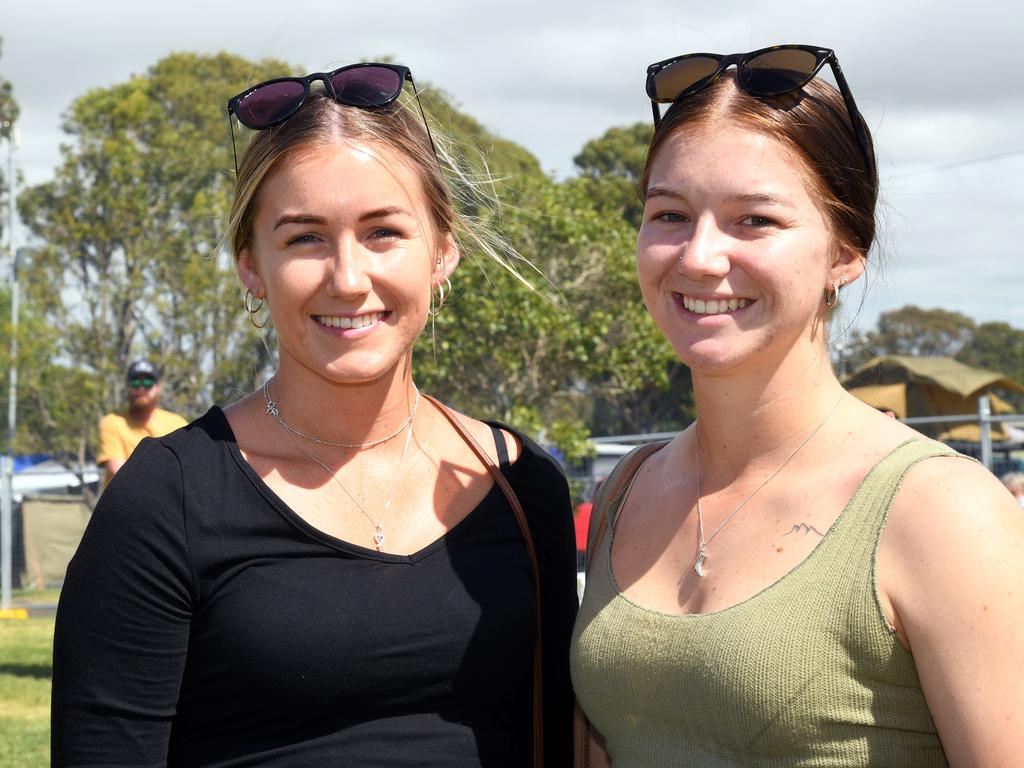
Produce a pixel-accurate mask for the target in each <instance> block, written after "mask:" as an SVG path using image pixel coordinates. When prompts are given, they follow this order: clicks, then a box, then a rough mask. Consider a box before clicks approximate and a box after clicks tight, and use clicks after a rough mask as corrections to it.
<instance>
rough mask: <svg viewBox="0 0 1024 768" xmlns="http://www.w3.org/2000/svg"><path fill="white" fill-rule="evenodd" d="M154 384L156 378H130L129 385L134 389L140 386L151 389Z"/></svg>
mask: <svg viewBox="0 0 1024 768" xmlns="http://www.w3.org/2000/svg"><path fill="white" fill-rule="evenodd" d="M154 384H156V379H128V386H129V387H132V388H133V389H138V388H139V387H141V388H143V389H151V388H152V387H153V385H154Z"/></svg>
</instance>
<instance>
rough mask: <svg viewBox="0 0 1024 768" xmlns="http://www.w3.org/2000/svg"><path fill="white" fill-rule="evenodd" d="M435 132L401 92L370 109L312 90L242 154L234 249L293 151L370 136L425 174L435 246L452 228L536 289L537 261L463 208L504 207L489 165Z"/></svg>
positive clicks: (231, 238) (244, 242) (231, 226)
mask: <svg viewBox="0 0 1024 768" xmlns="http://www.w3.org/2000/svg"><path fill="white" fill-rule="evenodd" d="M431 138H432V137H431V135H429V134H428V133H427V130H426V127H425V126H424V124H423V120H422V119H421V117H420V115H419V113H418V112H414V111H413V110H411V109H409V108H408V107H407V106H406V105H405V104H403V103H402V102H401V100H398V101H395V102H393V103H391V104H389V105H387V106H384V107H376V108H373V109H363V108H359V107H351V106H346V105H343V104H339V103H338V102H336V101H334V100H333V99H331V98H330V97H329V96H328V95H327V94H326V93H324V92H322V91H317V92H313V93H311V94H310V96H309V97H308V98H307V100H306V103H305V104H303V105H302V108H301V109H300V110H299V111H298V112H296V113H295V114H294V115H292V116H291V117H290V118H289V119H288V120H286V121H285V122H284V123H282V124H281V125H278V126H274V127H273V128H267V129H265V130H262V131H258V132H256V133H255V134H254V135H253V137H252V139H251V140H250V142H249V144H248V146H247V147H246V149H245V151H244V153H243V155H242V157H241V160H240V162H239V164H238V173H237V176H236V180H235V197H234V200H233V202H232V205H231V211H230V214H229V217H228V225H227V232H226V236H225V239H226V241H227V242H228V244H229V245H230V249H231V252H232V254H233V255H234V257H235V258H236V259H237V258H238V256H239V254H240V253H241V252H242V251H243V250H245V249H246V248H248V247H249V246H250V245H251V241H252V226H253V219H254V217H255V213H256V203H257V201H258V197H259V191H260V188H261V187H262V185H263V182H264V181H265V180H266V179H267V177H268V176H269V175H270V174H271V173H272V172H273V171H274V170H275V169H276V168H277V166H278V165H279V164H280V163H281V162H283V161H284V159H285V158H286V157H287V156H288V155H289V153H291V152H293V151H295V150H297V149H299V148H301V147H305V146H310V145H313V146H328V145H330V144H332V143H335V142H337V141H341V140H344V141H354V142H364V143H367V144H370V145H374V146H377V147H383V148H387V149H390V150H391V151H393V152H394V153H396V155H397V156H398V157H399V158H401V159H402V160H404V161H405V162H406V164H407V165H408V166H409V168H410V169H411V170H412V171H413V173H414V175H415V176H416V177H417V178H418V179H419V181H420V184H421V187H422V190H423V194H424V197H425V199H426V201H427V208H428V212H429V215H430V219H431V224H432V225H433V228H434V233H433V234H434V235H435V238H434V242H435V246H437V247H440V244H441V242H442V241H443V238H444V236H446V235H451V236H452V238H453V239H454V241H455V242H456V244H457V245H458V247H459V249H460V251H461V252H463V253H465V252H467V251H470V250H472V251H477V252H479V253H480V254H482V255H484V256H485V257H488V258H489V259H490V260H492V261H494V262H495V263H497V264H499V265H500V266H501V267H502V268H504V269H506V270H508V271H509V272H510V273H511V274H512V275H513V276H515V277H516V278H517V279H518V280H519V281H520V282H521V283H523V284H524V285H526V286H527V287H529V288H531V289H532V288H533V286H532V284H531V283H530V282H529V281H528V280H527V279H526V278H525V277H524V276H523V275H522V274H521V273H520V271H519V266H520V265H524V264H525V265H527V266H528V267H529V268H530V269H532V270H534V271H536V270H535V268H534V267H533V265H532V264H530V262H529V261H527V260H526V259H524V258H523V257H522V256H520V255H519V253H518V252H517V251H516V250H515V248H514V247H512V245H511V244H510V243H509V242H508V241H507V240H506V239H505V238H503V237H502V236H501V235H500V234H499V233H498V232H496V231H495V230H494V229H493V228H491V227H490V226H489V225H488V224H487V222H486V220H485V218H484V217H480V216H476V217H474V218H473V219H470V218H469V216H468V215H466V214H463V213H462V212H460V210H459V209H460V208H462V209H464V210H467V211H474V212H479V211H488V210H494V209H495V208H496V207H497V205H498V202H497V195H496V194H495V193H494V190H493V183H492V182H491V180H490V178H489V176H488V175H487V173H486V171H485V172H484V173H483V174H480V173H473V172H470V171H469V170H467V168H466V166H465V164H464V163H461V162H459V161H458V160H457V159H456V158H457V154H456V153H455V152H454V150H453V149H452V148H451V146H450V145H449V142H448V141H446V140H445V139H444V137H441V136H438V135H437V134H436V133H435V134H434V135H433V142H432V141H431Z"/></svg>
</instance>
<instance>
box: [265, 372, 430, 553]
mask: <svg viewBox="0 0 1024 768" xmlns="http://www.w3.org/2000/svg"><path fill="white" fill-rule="evenodd" d="M263 395H264V397H265V398H266V401H267V413H268V414H270V415H271V416H273V417H274V418H275V419H277V422H278V423H279V424H280V425H281V426H282V427H284V429H285V434H287V435H288V439H289V440H291V441H292V443H293V444H294V445H295V447H296V448H298V449H299V450H300V451H301V452H302V453H303V454H305V456H306V458H308V459H309V460H310V461H312V462H313V463H315V464H317V465H319V466H320V468H321V469H323V471H324V472H326V473H327V474H328V475H329V476H330V478H331V480H333V481H334V482H335V483H337V485H338V487H339V488H341V490H342V491H344V492H345V495H346V496H348V497H349V499H351V501H352V503H353V504H355V505H356V507H357V508H358V509H359V511H360V512H362V513H363V517H365V518H366V519H367V520H369V521H370V524H371V525H372V526H373V544H374V546H375V547H376V549H377V551H378V552H381V551H382V550H383V549H384V526H383V525H382V524H381V523H379V522H377V521H376V520H374V519H373V517H372V516H371V515H370V513H369V512H367V511H366V508H365V507H364V506H363V505H362V504H360V503H359V500H358V499H356V497H355V496H354V495H353V494H352V492H351V491H350V490H349V489H348V488H346V487H345V484H344V483H342V482H341V480H340V479H339V478H338V476H337V474H335V473H334V472H333V471H332V470H331V468H330V467H328V466H327V465H326V464H324V463H323V462H322V461H320V459H318V458H317V457H316V456H314V455H313V454H311V453H310V452H309V451H307V450H306V449H305V448H304V447H303V446H302V443H300V442H299V441H298V440H296V439H295V437H293V434H297V435H300V436H302V437H305V438H307V439H309V440H312V441H313V442H316V443H320V444H322V445H339V447H340V444H338V443H328V442H324V441H321V440H318V439H317V438H315V437H312V436H310V435H304V434H302V433H301V432H298V431H297V430H294V429H292V428H291V427H290V426H289V425H288V424H287V423H286V422H285V421H284V419H282V418H281V414H280V413H279V412H278V407H277V403H276V402H274V401H273V400H271V399H270V395H269V391H268V389H267V385H266V384H264V385H263ZM419 405H420V392H419V390H418V389H417V390H416V399H415V400H414V401H413V404H412V410H411V411H410V413H409V418H408V419H406V420H405V423H403V424H402V429H406V428H408V430H409V431H408V432H407V433H406V435H405V443H404V444H403V445H402V455H401V456H400V457H399V459H398V471H397V472H396V473H395V477H396V479H395V482H394V483H392V485H391V490H390V491H389V492H388V495H387V498H386V499H385V500H384V506H383V508H382V509H381V516H382V517H386V516H387V514H388V510H389V509H390V508H391V500H392V499H393V498H394V497H395V490H396V489H397V488H398V478H400V477H401V476H402V465H403V464H405V454H406V453H407V452H408V451H409V443H410V442H411V441H412V432H413V429H412V425H413V421H414V420H415V419H416V409H417V408H419ZM401 431H402V430H401V429H400V430H399V431H398V432H396V433H395V434H393V435H391V436H390V437H387V438H384V440H376V441H374V442H372V443H366V444H364V445H365V447H369V446H371V445H379V444H380V443H383V442H385V441H386V440H390V439H391V438H392V437H396V436H397V435H398V434H399V433H400V432H401ZM346 447H356V446H346Z"/></svg>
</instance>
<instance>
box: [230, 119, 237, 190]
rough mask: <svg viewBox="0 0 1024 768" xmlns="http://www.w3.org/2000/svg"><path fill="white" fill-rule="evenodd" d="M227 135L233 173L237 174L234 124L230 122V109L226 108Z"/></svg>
mask: <svg viewBox="0 0 1024 768" xmlns="http://www.w3.org/2000/svg"><path fill="white" fill-rule="evenodd" d="M228 135H230V136H231V158H232V159H233V160H234V161H235V175H236V176H237V175H238V152H237V151H236V150H235V126H234V124H233V123H232V122H231V110H230V109H228Z"/></svg>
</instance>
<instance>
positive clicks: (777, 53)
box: [647, 45, 874, 168]
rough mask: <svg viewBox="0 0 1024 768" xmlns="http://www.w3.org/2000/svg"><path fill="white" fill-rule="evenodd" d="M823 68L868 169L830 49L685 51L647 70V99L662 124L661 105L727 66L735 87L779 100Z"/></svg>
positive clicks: (863, 138) (855, 115)
mask: <svg viewBox="0 0 1024 768" xmlns="http://www.w3.org/2000/svg"><path fill="white" fill-rule="evenodd" d="M825 64H828V65H829V66H830V67H831V68H832V74H833V76H834V77H835V79H836V85H837V86H839V93H840V94H841V95H842V97H843V102H844V103H845V104H846V111H847V112H848V113H849V116H850V123H851V125H852V126H853V132H854V135H856V137H857V141H858V142H859V144H860V148H861V151H862V152H863V153H864V159H865V161H866V162H867V165H868V167H869V168H872V167H874V162H873V161H872V159H871V149H870V145H869V142H868V137H867V133H866V132H865V131H864V126H863V124H862V123H863V118H862V117H861V114H860V110H858V109H857V104H856V102H855V101H854V100H853V93H852V92H851V91H850V86H849V84H848V83H847V82H846V77H844V76H843V70H842V68H841V67H840V66H839V59H837V58H836V54H835V51H833V50H832V49H831V48H820V47H818V46H816V45H774V46H772V47H770V48H761V49H760V50H757V51H751V52H750V53H733V54H730V55H728V56H725V55H722V54H718V53H688V54H685V55H683V56H675V57H673V58H671V59H665V60H664V61H659V62H657V63H655V64H651V65H650V66H649V67H647V95H648V97H650V99H651V109H652V111H653V112H654V125H655V126H657V125H658V124H659V123H660V122H661V110H660V109H659V108H658V105H659V104H670V103H673V102H676V101H679V100H681V99H684V98H686V97H687V96H690V95H692V94H694V93H697V92H698V91H702V90H704V89H705V88H707V87H708V86H709V85H711V84H712V83H713V82H715V81H716V80H717V79H718V78H719V76H721V74H722V73H723V72H724V71H725V70H726V69H728V68H729V67H731V66H733V65H735V66H736V84H737V85H739V87H740V88H742V89H743V90H745V91H746V92H747V93H749V94H751V95H753V96H781V95H783V94H785V93H790V92H791V91H795V90H798V89H800V88H803V87H804V86H805V85H807V83H809V82H810V81H811V80H812V79H814V77H815V75H817V74H818V72H819V71H820V70H821V68H822V67H823V66H825Z"/></svg>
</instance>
